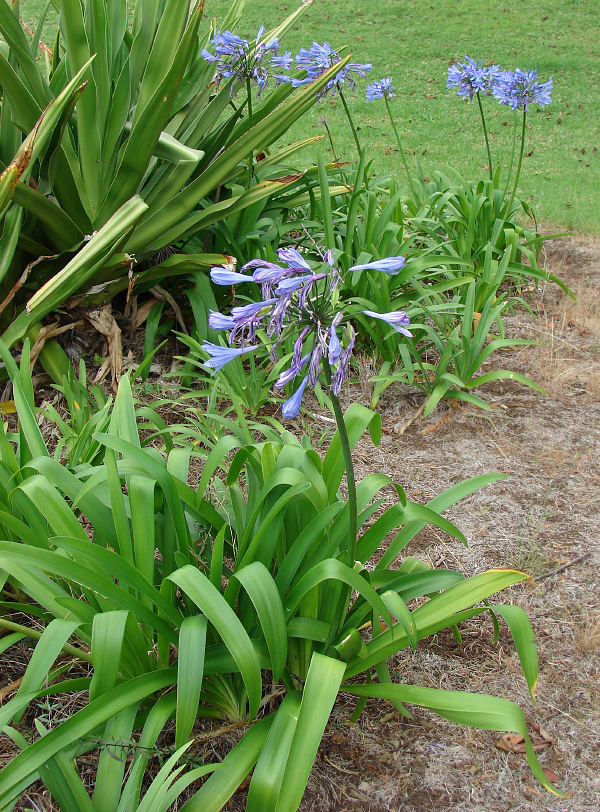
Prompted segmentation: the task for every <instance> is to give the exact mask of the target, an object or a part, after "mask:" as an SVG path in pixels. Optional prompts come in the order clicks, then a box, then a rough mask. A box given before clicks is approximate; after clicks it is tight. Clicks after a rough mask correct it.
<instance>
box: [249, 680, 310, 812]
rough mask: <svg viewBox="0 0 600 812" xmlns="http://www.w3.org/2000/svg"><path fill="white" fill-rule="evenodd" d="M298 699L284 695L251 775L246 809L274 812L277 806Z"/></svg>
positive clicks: (298, 693) (299, 702) (296, 717)
mask: <svg viewBox="0 0 600 812" xmlns="http://www.w3.org/2000/svg"><path fill="white" fill-rule="evenodd" d="M301 700H302V694H301V693H300V691H292V692H291V693H288V694H286V696H285V697H284V699H283V702H282V703H281V705H280V706H279V708H278V709H277V713H276V714H275V719H274V720H273V724H272V725H271V730H270V731H269V735H268V736H267V740H266V742H265V746H264V747H263V749H262V752H261V754H260V758H259V759H258V761H257V763H256V767H255V768H254V772H253V773H252V781H251V782H250V788H249V790H248V800H247V802H246V808H247V809H260V810H261V812H274V810H275V808H276V806H277V799H278V797H279V793H280V791H281V782H282V781H283V776H284V773H285V768H286V765H287V762H288V757H289V752H290V746H291V744H292V740H293V738H294V733H295V731H296V725H297V723H298V717H299V715H300V705H301Z"/></svg>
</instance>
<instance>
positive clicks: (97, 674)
mask: <svg viewBox="0 0 600 812" xmlns="http://www.w3.org/2000/svg"><path fill="white" fill-rule="evenodd" d="M127 614H128V613H127V612H126V611H124V610H122V609H118V610H115V611H114V612H98V613H97V614H96V615H95V616H94V621H93V623H92V646H91V654H92V663H93V665H94V674H93V676H92V681H91V683H90V702H93V700H94V699H98V698H99V697H101V696H102V695H103V694H105V693H107V692H108V691H110V690H111V689H112V688H114V687H115V683H116V681H117V675H118V673H119V670H120V668H121V655H122V651H123V641H124V639H125V625H126V623H127Z"/></svg>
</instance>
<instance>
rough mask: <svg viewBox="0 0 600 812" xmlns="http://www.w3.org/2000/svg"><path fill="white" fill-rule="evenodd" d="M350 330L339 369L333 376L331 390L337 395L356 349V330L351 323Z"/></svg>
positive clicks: (339, 362)
mask: <svg viewBox="0 0 600 812" xmlns="http://www.w3.org/2000/svg"><path fill="white" fill-rule="evenodd" d="M348 332H349V336H348V344H347V346H346V348H345V350H344V351H343V352H342V354H341V355H340V359H339V361H338V365H337V369H336V370H335V372H334V374H333V378H332V379H331V391H332V392H333V394H334V395H335V396H336V397H337V396H338V395H339V394H340V389H341V388H342V384H343V383H344V381H345V379H346V376H347V375H348V367H349V366H350V358H351V357H352V353H353V351H354V342H355V340H356V333H355V332H354V328H353V327H352V325H351V324H350V325H348Z"/></svg>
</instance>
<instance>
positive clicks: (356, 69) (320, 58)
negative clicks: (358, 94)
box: [277, 42, 373, 98]
mask: <svg viewBox="0 0 600 812" xmlns="http://www.w3.org/2000/svg"><path fill="white" fill-rule="evenodd" d="M341 61H342V57H341V56H340V54H339V53H338V51H334V50H333V48H332V47H331V45H330V44H329V43H328V42H324V43H323V44H322V45H320V44H319V43H318V42H313V44H312V45H311V47H310V48H300V53H299V54H298V55H297V56H296V68H297V69H298V70H305V71H306V73H307V75H306V77H305V78H304V79H297V78H295V77H291V76H287V75H284V74H283V75H278V76H277V79H278V81H280V82H290V83H291V84H292V86H293V87H300V86H301V85H309V84H310V83H311V82H314V81H315V79H318V78H319V77H320V76H322V75H323V74H324V73H325V72H326V71H328V70H329V68H332V67H333V66H334V65H337V64H338V62H341ZM372 67H373V66H372V65H371V63H370V62H367V63H365V64H361V63H359V62H349V63H348V64H347V65H345V66H344V67H343V68H342V69H341V70H340V71H339V72H338V73H337V74H336V75H335V76H334V78H333V79H330V81H329V82H328V83H327V85H326V86H325V87H324V88H323V90H321V92H320V93H319V98H323V97H324V96H327V95H332V96H333V95H335V94H336V93H337V92H338V91H339V90H340V89H341V88H342V86H343V85H344V83H347V84H348V85H349V87H351V88H354V87H355V85H356V82H355V81H354V77H353V76H352V74H353V73H357V74H358V75H359V76H363V77H365V76H366V75H367V71H370V70H371V69H372Z"/></svg>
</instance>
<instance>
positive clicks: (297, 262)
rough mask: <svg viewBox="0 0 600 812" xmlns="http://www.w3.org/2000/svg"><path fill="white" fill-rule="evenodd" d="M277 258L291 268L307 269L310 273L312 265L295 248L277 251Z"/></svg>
mask: <svg viewBox="0 0 600 812" xmlns="http://www.w3.org/2000/svg"><path fill="white" fill-rule="evenodd" d="M277 256H278V257H279V259H280V260H281V261H282V262H285V263H287V264H288V265H289V266H290V267H291V268H294V267H297V268H305V269H306V270H307V271H310V265H309V264H308V262H307V261H306V260H305V259H304V257H303V256H302V254H299V253H298V251H296V249H295V248H280V249H279V251H277Z"/></svg>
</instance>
